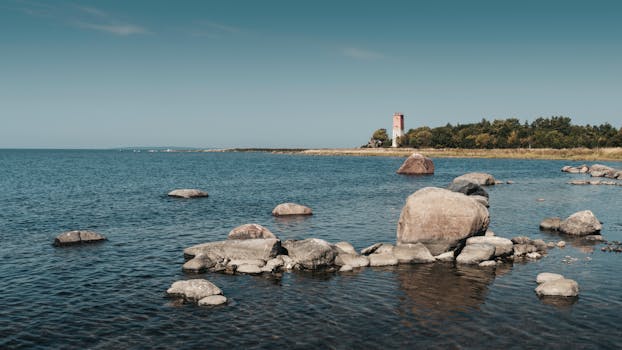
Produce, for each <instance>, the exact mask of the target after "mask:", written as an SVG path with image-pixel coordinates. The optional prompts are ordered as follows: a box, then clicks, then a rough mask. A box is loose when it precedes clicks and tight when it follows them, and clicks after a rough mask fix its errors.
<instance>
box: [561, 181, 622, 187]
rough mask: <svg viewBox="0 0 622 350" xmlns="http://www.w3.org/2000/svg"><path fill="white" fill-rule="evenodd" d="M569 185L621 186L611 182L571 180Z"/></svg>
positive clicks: (619, 183) (621, 184) (616, 182)
mask: <svg viewBox="0 0 622 350" xmlns="http://www.w3.org/2000/svg"><path fill="white" fill-rule="evenodd" d="M567 184H569V185H606V186H622V182H618V181H611V180H608V181H606V180H571V181H568V182H567Z"/></svg>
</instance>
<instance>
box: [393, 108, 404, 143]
mask: <svg viewBox="0 0 622 350" xmlns="http://www.w3.org/2000/svg"><path fill="white" fill-rule="evenodd" d="M402 136H404V114H403V113H397V112H396V113H393V144H392V145H391V146H392V147H394V148H395V147H397V138H398V137H402Z"/></svg>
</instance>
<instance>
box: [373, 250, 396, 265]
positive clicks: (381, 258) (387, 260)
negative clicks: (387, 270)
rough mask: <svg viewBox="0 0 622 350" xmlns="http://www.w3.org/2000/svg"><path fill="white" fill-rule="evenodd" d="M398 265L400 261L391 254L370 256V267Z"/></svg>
mask: <svg viewBox="0 0 622 350" xmlns="http://www.w3.org/2000/svg"><path fill="white" fill-rule="evenodd" d="M398 263H399V261H398V260H397V258H396V257H395V255H393V254H390V253H382V254H371V255H369V266H393V265H397V264H398Z"/></svg>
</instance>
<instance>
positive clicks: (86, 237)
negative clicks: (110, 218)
mask: <svg viewBox="0 0 622 350" xmlns="http://www.w3.org/2000/svg"><path fill="white" fill-rule="evenodd" d="M105 240H106V237H104V236H103V235H101V234H99V233H97V232H93V231H83V230H76V231H68V232H64V233H61V234H60V235H58V236H56V238H55V239H54V245H55V246H57V247H60V246H68V245H74V244H83V243H97V242H102V241H105Z"/></svg>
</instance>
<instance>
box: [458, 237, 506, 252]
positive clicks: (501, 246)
mask: <svg viewBox="0 0 622 350" xmlns="http://www.w3.org/2000/svg"><path fill="white" fill-rule="evenodd" d="M470 244H490V245H492V246H494V247H495V253H494V256H495V257H500V256H506V255H511V254H512V252H513V251H514V245H513V244H512V241H511V240H509V239H507V238H503V237H486V236H475V237H471V238H468V239H467V240H466V245H467V246H468V245H470Z"/></svg>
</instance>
